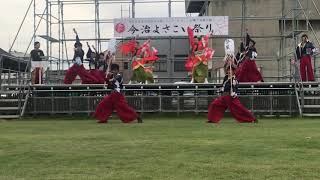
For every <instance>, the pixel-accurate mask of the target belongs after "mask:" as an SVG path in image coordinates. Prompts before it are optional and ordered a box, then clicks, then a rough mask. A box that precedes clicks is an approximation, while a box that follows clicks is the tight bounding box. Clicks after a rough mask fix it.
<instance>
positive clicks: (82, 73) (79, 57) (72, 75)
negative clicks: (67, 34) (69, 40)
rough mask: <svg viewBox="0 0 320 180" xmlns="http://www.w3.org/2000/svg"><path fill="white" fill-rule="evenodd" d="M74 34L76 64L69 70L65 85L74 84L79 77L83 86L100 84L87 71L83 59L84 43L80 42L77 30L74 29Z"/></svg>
mask: <svg viewBox="0 0 320 180" xmlns="http://www.w3.org/2000/svg"><path fill="white" fill-rule="evenodd" d="M73 32H74V33H75V35H76V42H75V44H74V56H73V61H74V64H73V65H72V66H71V67H70V68H69V69H68V70H67V72H66V75H65V78H64V83H65V84H72V82H73V81H74V80H75V79H76V77H77V75H79V77H80V79H81V81H82V82H81V83H82V84H100V83H99V82H100V81H99V80H98V79H97V78H96V77H95V76H93V75H91V74H90V73H89V71H87V70H86V69H85V68H84V66H83V57H84V51H83V49H82V43H81V42H80V38H79V36H78V33H77V31H76V29H73Z"/></svg>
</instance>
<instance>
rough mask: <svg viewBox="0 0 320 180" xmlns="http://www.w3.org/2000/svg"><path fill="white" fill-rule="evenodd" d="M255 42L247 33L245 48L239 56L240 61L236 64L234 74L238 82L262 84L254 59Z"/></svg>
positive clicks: (255, 54) (255, 56)
mask: <svg viewBox="0 0 320 180" xmlns="http://www.w3.org/2000/svg"><path fill="white" fill-rule="evenodd" d="M255 44H256V42H255V41H254V40H252V39H251V37H250V35H249V34H248V33H247V37H246V47H245V50H244V52H243V53H242V54H241V56H242V57H241V59H240V60H239V62H238V70H237V72H236V76H237V79H238V80H239V82H263V78H262V75H261V73H260V72H259V71H258V68H257V64H256V61H255V59H256V58H257V55H258V54H257V49H256V48H255ZM240 49H241V51H243V44H241V48H240Z"/></svg>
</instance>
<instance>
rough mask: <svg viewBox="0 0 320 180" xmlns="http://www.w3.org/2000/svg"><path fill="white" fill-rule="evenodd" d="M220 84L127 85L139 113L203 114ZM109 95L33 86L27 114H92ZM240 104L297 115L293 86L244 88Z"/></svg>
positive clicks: (99, 89)
mask: <svg viewBox="0 0 320 180" xmlns="http://www.w3.org/2000/svg"><path fill="white" fill-rule="evenodd" d="M220 88H221V85H220V84H153V85H125V88H124V90H123V92H124V94H125V96H126V99H127V101H128V103H129V104H130V105H131V106H133V107H134V108H135V109H136V110H137V111H139V112H142V113H147V112H154V113H157V112H173V113H177V114H181V113H183V112H193V113H204V112H207V109H208V106H209V105H210V103H211V102H212V100H213V99H214V98H216V97H218V96H220V95H221V93H220V92H219V89H220ZM108 93H110V90H109V89H107V88H106V87H105V86H104V85H90V86H86V85H70V86H69V85H68V86H62V85H52V86H33V87H32V88H31V93H30V98H29V102H28V105H27V109H26V113H27V114H33V115H34V114H90V113H92V112H94V110H95V107H96V105H97V104H98V103H99V102H100V100H101V99H102V98H103V97H104V96H105V95H106V94H108ZM239 98H240V100H241V102H242V103H243V104H244V105H245V106H246V107H247V108H248V109H250V110H251V111H252V112H254V113H255V114H257V115H290V116H293V115H297V114H299V109H298V105H297V102H296V100H295V98H296V97H295V88H294V83H273V84H270V83H261V84H241V85H240V92H239Z"/></svg>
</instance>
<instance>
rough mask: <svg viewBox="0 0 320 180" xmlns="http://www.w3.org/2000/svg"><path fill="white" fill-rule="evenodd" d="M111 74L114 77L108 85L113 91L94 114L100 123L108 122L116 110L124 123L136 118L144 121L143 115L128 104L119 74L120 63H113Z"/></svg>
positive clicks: (139, 121)
mask: <svg viewBox="0 0 320 180" xmlns="http://www.w3.org/2000/svg"><path fill="white" fill-rule="evenodd" d="M111 74H112V77H111V79H110V80H109V81H110V84H109V86H108V87H109V88H111V89H112V92H111V94H109V95H107V96H106V97H105V98H104V99H103V100H102V101H101V102H100V103H99V104H98V106H97V108H96V111H95V113H94V115H93V116H94V117H95V118H96V119H97V120H98V123H107V122H108V118H109V117H110V115H111V114H112V112H113V111H114V110H116V113H117V115H118V116H119V118H120V119H121V120H122V122H123V123H130V122H132V121H134V120H138V123H142V119H141V117H140V116H139V115H138V114H137V113H136V111H135V110H134V109H133V108H131V107H130V106H129V105H128V103H127V101H126V100H125V97H124V95H123V94H122V93H121V90H122V88H123V86H122V82H123V78H122V76H121V75H120V74H119V65H117V64H112V65H111Z"/></svg>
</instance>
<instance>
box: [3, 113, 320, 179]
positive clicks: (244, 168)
mask: <svg viewBox="0 0 320 180" xmlns="http://www.w3.org/2000/svg"><path fill="white" fill-rule="evenodd" d="M144 121H145V123H143V124H122V123H120V121H119V120H118V119H112V120H111V121H110V123H108V124H96V123H95V121H94V120H92V119H83V118H81V119H80V118H79V119H78V120H74V119H70V118H69V119H68V118H57V119H54V118H38V119H26V120H17V121H0V145H1V146H0V179H1V180H2V179H32V180H34V179H39V180H40V179H41V180H43V179H130V180H131V179H137V180H138V179H139V180H143V179H201V180H202V179H219V180H220V179H227V180H230V179H237V180H238V179H281V180H283V179H288V180H289V179H290V180H292V179H299V180H301V179H320V119H260V122H259V124H238V123H236V122H235V121H234V120H232V119H228V118H227V119H224V120H222V122H221V123H220V124H219V125H215V124H208V123H205V117H203V116H199V117H194V116H193V117H189V118H175V117H170V118H163V117H155V116H154V117H152V116H149V117H148V118H144Z"/></svg>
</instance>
